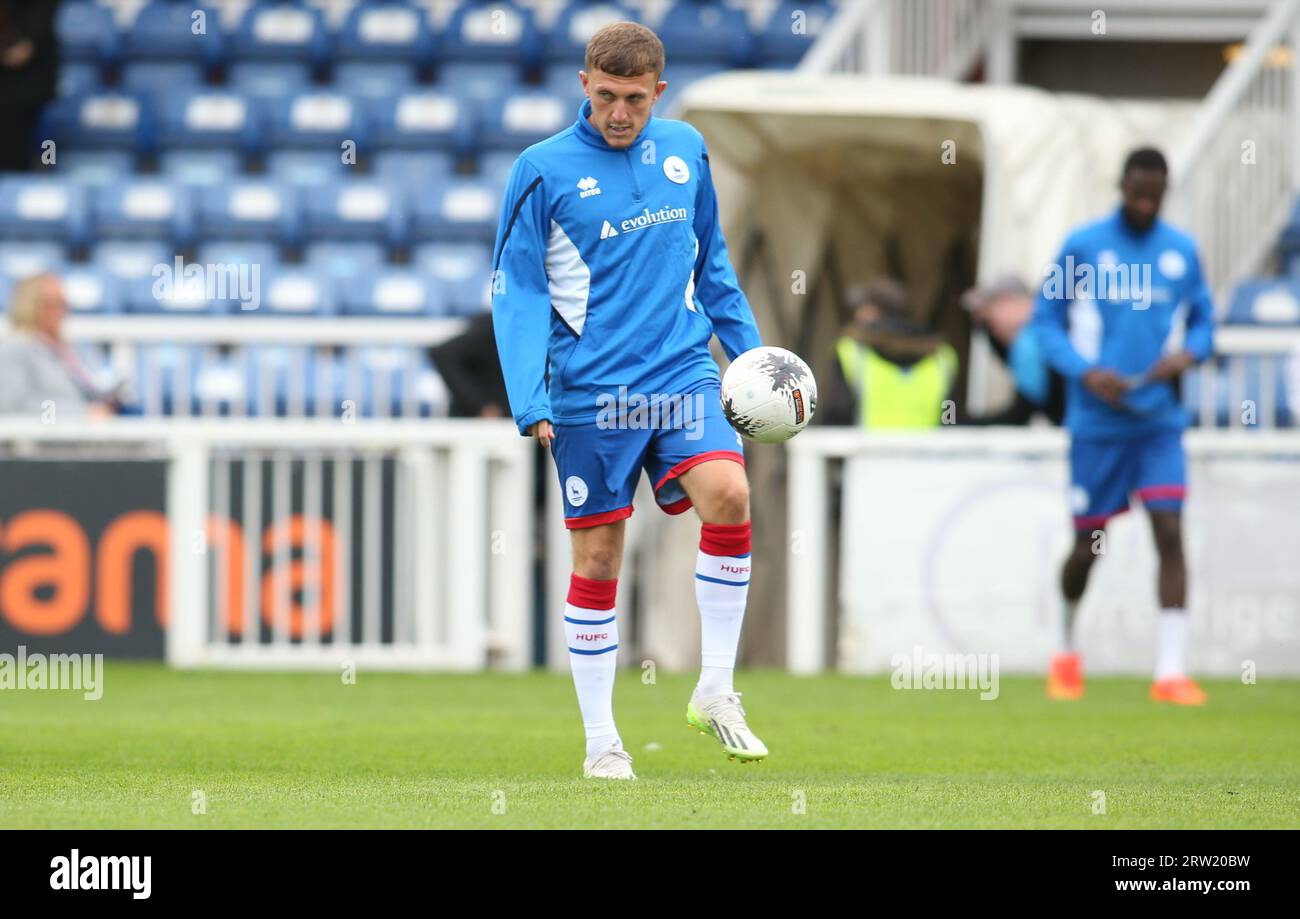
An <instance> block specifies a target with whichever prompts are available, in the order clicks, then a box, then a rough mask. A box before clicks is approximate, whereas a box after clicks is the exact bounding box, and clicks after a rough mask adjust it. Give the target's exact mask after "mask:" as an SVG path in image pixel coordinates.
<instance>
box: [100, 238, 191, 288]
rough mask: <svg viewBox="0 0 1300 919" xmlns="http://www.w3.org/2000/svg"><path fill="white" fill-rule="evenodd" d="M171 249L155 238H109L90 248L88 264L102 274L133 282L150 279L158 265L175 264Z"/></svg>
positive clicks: (173, 253)
mask: <svg viewBox="0 0 1300 919" xmlns="http://www.w3.org/2000/svg"><path fill="white" fill-rule="evenodd" d="M175 257H176V250H175V248H174V247H173V246H171V245H169V244H167V243H165V242H161V241H159V240H156V239H132V240H123V239H109V240H103V241H101V242H97V243H95V244H94V245H93V246H91V247H90V263H91V264H92V265H95V266H96V267H98V268H100V269H102V270H103V271H105V272H107V273H109V274H111V275H113V276H114V277H118V278H122V279H123V280H128V281H135V280H139V279H141V278H149V277H151V275H152V273H153V271H154V269H155V268H157V267H158V266H160V265H162V266H171V265H174V264H175Z"/></svg>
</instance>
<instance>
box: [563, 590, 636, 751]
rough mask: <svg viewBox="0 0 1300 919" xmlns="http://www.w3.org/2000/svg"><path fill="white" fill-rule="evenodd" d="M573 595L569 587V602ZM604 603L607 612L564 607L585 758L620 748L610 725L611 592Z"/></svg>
mask: <svg viewBox="0 0 1300 919" xmlns="http://www.w3.org/2000/svg"><path fill="white" fill-rule="evenodd" d="M575 577H576V576H575ZM589 583H593V582H589ZM594 583H597V584H600V583H602V582H599V581H597V582H594ZM573 594H574V591H573V589H572V588H571V589H570V599H573ZM588 602H591V601H588ZM598 602H601V603H603V602H605V601H603V600H602V601H598ZM607 602H608V603H609V608H608V609H588V608H586V607H582V606H575V605H574V604H573V603H572V602H570V603H566V604H565V605H564V638H565V640H566V642H567V643H568V647H569V668H570V670H572V672H573V686H574V689H576V690H577V691H578V708H579V709H581V711H582V726H583V729H584V730H585V731H586V734H587V756H594V755H596V754H598V753H604V752H605V751H606V750H608V749H609V748H610V747H611V746H614V745H617V746H618V748H619V749H620V750H621V749H622V748H623V742H622V740H621V739H620V738H619V736H618V729H617V728H616V727H615V726H614V674H615V672H616V671H617V665H618V655H617V650H616V649H617V648H618V622H616V621H615V619H614V598H613V591H612V589H611V590H610V595H609V599H608V601H607Z"/></svg>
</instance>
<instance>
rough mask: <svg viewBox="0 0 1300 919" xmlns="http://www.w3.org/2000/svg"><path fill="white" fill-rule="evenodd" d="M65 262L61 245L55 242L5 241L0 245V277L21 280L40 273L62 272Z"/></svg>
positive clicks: (65, 256)
mask: <svg viewBox="0 0 1300 919" xmlns="http://www.w3.org/2000/svg"><path fill="white" fill-rule="evenodd" d="M66 260H67V253H66V252H64V249H63V244H62V243H57V242H51V241H48V240H45V241H35V242H27V241H23V240H5V241H4V242H3V243H0V275H3V276H5V277H8V278H10V279H12V280H21V279H22V278H26V277H30V276H31V275H34V274H40V273H41V272H42V271H62V270H63V263H64V262H65V261H66Z"/></svg>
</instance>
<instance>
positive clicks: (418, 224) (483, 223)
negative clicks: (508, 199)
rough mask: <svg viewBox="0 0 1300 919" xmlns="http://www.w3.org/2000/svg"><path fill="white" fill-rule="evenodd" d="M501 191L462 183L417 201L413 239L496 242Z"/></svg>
mask: <svg viewBox="0 0 1300 919" xmlns="http://www.w3.org/2000/svg"><path fill="white" fill-rule="evenodd" d="M500 198H501V190H500V189H499V188H495V187H493V186H491V185H489V184H488V183H486V182H482V181H476V180H472V179H458V180H455V181H453V182H451V183H449V184H448V185H446V186H444V187H443V188H442V189H440V190H436V191H435V192H434V193H432V194H422V195H419V196H418V197H417V198H416V199H415V210H414V222H413V225H412V236H413V238H415V239H418V240H421V241H430V240H447V241H452V242H463V241H466V240H481V241H485V242H488V243H491V242H492V241H493V240H494V239H496V231H497V220H498V218H499V217H500V213H499V210H498V209H499V208H500V206H501V201H500Z"/></svg>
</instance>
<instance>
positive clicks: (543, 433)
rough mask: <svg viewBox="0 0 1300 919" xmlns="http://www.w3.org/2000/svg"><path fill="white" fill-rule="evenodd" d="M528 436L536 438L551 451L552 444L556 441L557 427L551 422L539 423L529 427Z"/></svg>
mask: <svg viewBox="0 0 1300 919" xmlns="http://www.w3.org/2000/svg"><path fill="white" fill-rule="evenodd" d="M528 436H529V437H536V438H537V439H538V440H539V441H541V443H542V446H543V447H546V448H548V449H549V448H550V446H551V443H552V442H553V441H554V440H555V427H554V426H553V425H552V424H551V423H550V422H549V421H545V420H543V421H538V422H536V423H535V424H532V425H530V426H529V428H528Z"/></svg>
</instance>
